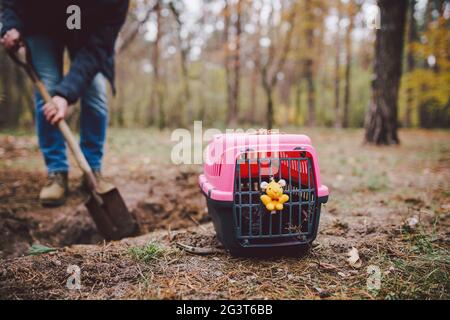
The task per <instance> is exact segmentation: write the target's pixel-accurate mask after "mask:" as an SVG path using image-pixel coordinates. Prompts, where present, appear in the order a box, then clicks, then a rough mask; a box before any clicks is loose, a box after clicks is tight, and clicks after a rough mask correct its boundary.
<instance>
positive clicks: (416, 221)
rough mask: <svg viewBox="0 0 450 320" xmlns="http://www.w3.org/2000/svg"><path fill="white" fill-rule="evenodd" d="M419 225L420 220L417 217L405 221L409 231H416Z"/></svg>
mask: <svg viewBox="0 0 450 320" xmlns="http://www.w3.org/2000/svg"><path fill="white" fill-rule="evenodd" d="M418 224H419V218H417V216H414V217H411V218H408V219H406V221H405V227H406V228H408V230H415V229H416V228H417V225H418Z"/></svg>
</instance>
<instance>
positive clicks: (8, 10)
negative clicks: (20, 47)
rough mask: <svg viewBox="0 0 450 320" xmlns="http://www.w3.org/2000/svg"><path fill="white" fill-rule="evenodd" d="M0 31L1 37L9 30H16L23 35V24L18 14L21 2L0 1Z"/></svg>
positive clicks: (13, 0) (14, 0)
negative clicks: (0, 15)
mask: <svg viewBox="0 0 450 320" xmlns="http://www.w3.org/2000/svg"><path fill="white" fill-rule="evenodd" d="M1 3H2V6H1V9H2V18H1V23H2V30H1V33H0V34H1V36H2V37H3V35H4V34H5V33H6V32H7V31H9V30H11V29H17V30H18V31H19V32H20V33H23V23H22V20H21V18H20V12H21V10H22V6H23V4H22V1H20V0H2V1H1Z"/></svg>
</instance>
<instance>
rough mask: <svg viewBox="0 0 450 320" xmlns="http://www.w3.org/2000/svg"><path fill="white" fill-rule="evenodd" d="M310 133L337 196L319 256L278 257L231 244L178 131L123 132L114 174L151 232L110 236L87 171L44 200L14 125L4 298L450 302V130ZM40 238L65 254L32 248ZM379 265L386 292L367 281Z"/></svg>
mask: <svg viewBox="0 0 450 320" xmlns="http://www.w3.org/2000/svg"><path fill="white" fill-rule="evenodd" d="M305 133H306V134H309V135H310V137H311V138H312V140H313V145H314V146H315V148H316V149H317V151H318V154H319V161H320V168H321V175H322V182H323V183H324V184H326V185H328V186H329V188H330V191H331V195H330V200H329V202H328V204H326V205H325V206H324V207H323V210H322V216H321V221H320V226H319V235H318V237H317V240H316V241H315V242H314V245H313V247H312V249H311V250H310V251H309V253H307V254H306V255H305V256H303V257H278V258H235V257H232V256H230V255H229V254H228V253H227V252H226V251H224V250H223V249H222V248H221V246H220V244H219V243H218V242H217V240H216V238H215V233H214V228H213V226H212V224H211V222H210V219H209V217H208V214H207V211H206V206H205V200H204V199H203V196H202V195H201V193H200V191H199V188H198V186H197V176H198V174H199V172H200V171H201V167H200V166H181V167H180V166H175V165H172V164H171V162H170V161H169V160H170V152H171V147H172V145H173V142H171V141H170V134H169V133H168V132H162V133H160V132H157V131H153V130H131V129H130V130H127V129H113V130H111V132H110V135H109V140H108V148H107V154H106V157H105V163H106V165H105V174H106V176H107V177H109V178H110V179H112V180H113V181H114V182H115V183H116V184H117V185H118V186H119V189H120V191H121V193H122V194H123V196H124V198H125V199H126V202H127V205H128V206H129V208H130V210H132V211H133V212H134V213H135V214H136V215H137V216H138V217H139V220H140V222H141V226H142V235H141V236H139V237H136V238H129V239H124V240H122V241H118V242H110V243H105V242H103V241H102V239H101V237H100V236H99V235H98V234H97V232H96V230H95V226H94V225H93V223H92V221H91V220H90V217H89V215H88V214H87V212H86V210H85V209H84V206H83V199H84V197H85V195H84V194H83V193H82V192H81V191H79V187H78V186H79V183H80V180H81V179H80V172H79V171H78V170H73V171H72V172H71V183H70V189H71V196H70V200H69V201H68V202H67V204H66V205H65V206H63V207H61V208H55V209H45V208H42V207H40V205H39V203H38V201H37V197H38V192H39V189H40V187H41V185H42V183H43V181H44V180H45V171H44V169H43V161H42V159H41V156H40V154H39V152H38V148H37V141H36V138H35V137H33V136H31V135H29V134H20V133H17V132H14V133H5V132H4V133H1V134H0V298H6V299H130V298H131V299H177V298H181V299H211V298H219V299H241V298H242V299H389V298H391V299H431V298H435V299H450V282H449V279H450V256H449V249H450V242H449V236H450V219H449V218H450V132H449V131H420V130H411V131H409V130H402V131H401V140H402V144H401V145H400V146H398V147H379V148H377V147H371V146H364V145H362V143H361V141H362V135H363V132H362V131H361V130H347V131H335V130H325V129H323V130H321V129H316V130H306V132H305ZM34 243H39V244H42V245H45V246H48V247H52V248H55V249H56V250H55V251H53V252H50V253H44V254H40V255H29V254H27V253H28V251H29V249H30V246H31V245H32V244H34ZM179 243H181V244H185V245H189V246H193V247H205V248H214V249H215V250H214V251H215V253H214V254H210V255H203V256H200V255H194V254H191V253H188V252H186V251H185V250H184V249H183V248H180V246H179ZM352 248H354V249H352ZM350 251H351V252H352V253H353V254H352V257H353V258H354V260H353V261H349V260H348V258H349V256H348V253H349V252H350ZM69 265H78V266H79V267H80V268H81V289H79V290H69V289H67V288H66V281H67V279H68V277H69V274H68V273H67V268H68V266H69ZM372 266H374V267H375V269H376V270H379V271H380V273H381V287H380V289H379V290H369V289H368V287H367V283H368V282H371V279H373V278H372V277H371V276H370V275H369V274H368V270H373V267H372ZM371 268H372V269H371ZM378 268H379V269H378Z"/></svg>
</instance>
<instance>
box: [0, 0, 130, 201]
mask: <svg viewBox="0 0 450 320" xmlns="http://www.w3.org/2000/svg"><path fill="white" fill-rule="evenodd" d="M128 5H129V1H128V0H96V1H92V0H70V1H68V0H56V1H55V0H40V1H36V0H3V1H2V12H3V16H2V20H1V21H2V29H1V43H2V44H3V46H4V47H5V48H6V50H9V51H13V52H15V51H17V50H18V49H19V48H20V47H21V46H23V45H25V44H26V45H27V48H28V50H29V51H30V54H31V57H32V64H33V66H34V68H35V71H36V73H37V75H38V76H39V78H40V79H41V80H42V81H43V83H44V84H45V86H46V87H47V88H48V90H49V92H50V94H51V95H52V97H53V98H52V100H53V103H45V102H44V100H43V98H42V96H41V95H40V94H39V93H36V94H35V107H36V131H37V135H38V139H39V147H40V150H41V152H42V154H43V156H44V160H45V164H46V166H47V171H48V178H47V182H46V184H45V185H44V187H43V188H42V190H41V192H40V195H39V200H40V202H41V203H42V205H45V206H58V205H62V204H63V203H64V202H65V200H66V197H67V193H68V181H67V180H68V171H69V163H68V161H67V153H66V145H65V141H64V137H63V135H62V133H61V132H60V131H59V130H58V128H57V126H56V125H57V124H58V122H59V121H60V120H62V119H64V118H65V116H66V114H67V109H68V106H69V105H72V104H74V103H76V102H77V101H78V100H81V115H80V147H81V150H82V151H83V153H84V155H85V157H86V159H87V161H88V163H89V165H90V166H91V168H92V170H93V171H94V175H95V176H96V178H97V183H98V186H97V188H98V189H100V190H105V189H109V188H111V185H110V183H108V182H107V181H105V180H104V179H103V178H102V175H101V168H102V157H103V149H104V144H105V138H106V129H107V126H108V106H107V90H106V80H108V81H109V82H110V84H111V86H112V89H113V91H115V88H114V44H115V41H116V39H117V35H118V33H119V30H120V29H121V27H122V25H123V23H124V22H125V18H126V14H127V11H128ZM72 12H73V13H74V14H78V15H79V16H78V17H71V13H72ZM69 19H75V20H76V23H73V22H72V23H70V21H69ZM65 49H67V50H68V53H69V57H70V59H71V65H70V69H69V71H68V73H67V74H66V75H63V56H64V50H65ZM55 107H56V108H55Z"/></svg>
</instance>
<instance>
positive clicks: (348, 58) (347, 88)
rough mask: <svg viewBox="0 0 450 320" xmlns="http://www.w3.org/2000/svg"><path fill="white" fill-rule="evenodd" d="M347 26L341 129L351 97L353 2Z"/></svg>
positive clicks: (344, 125) (347, 112)
mask: <svg viewBox="0 0 450 320" xmlns="http://www.w3.org/2000/svg"><path fill="white" fill-rule="evenodd" d="M348 19H349V25H348V29H347V33H346V35H345V83H344V110H343V114H342V127H343V128H348V126H349V119H348V118H349V112H350V97H351V68H352V34H353V29H354V27H355V7H354V3H353V0H352V1H350V2H349V7H348Z"/></svg>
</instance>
